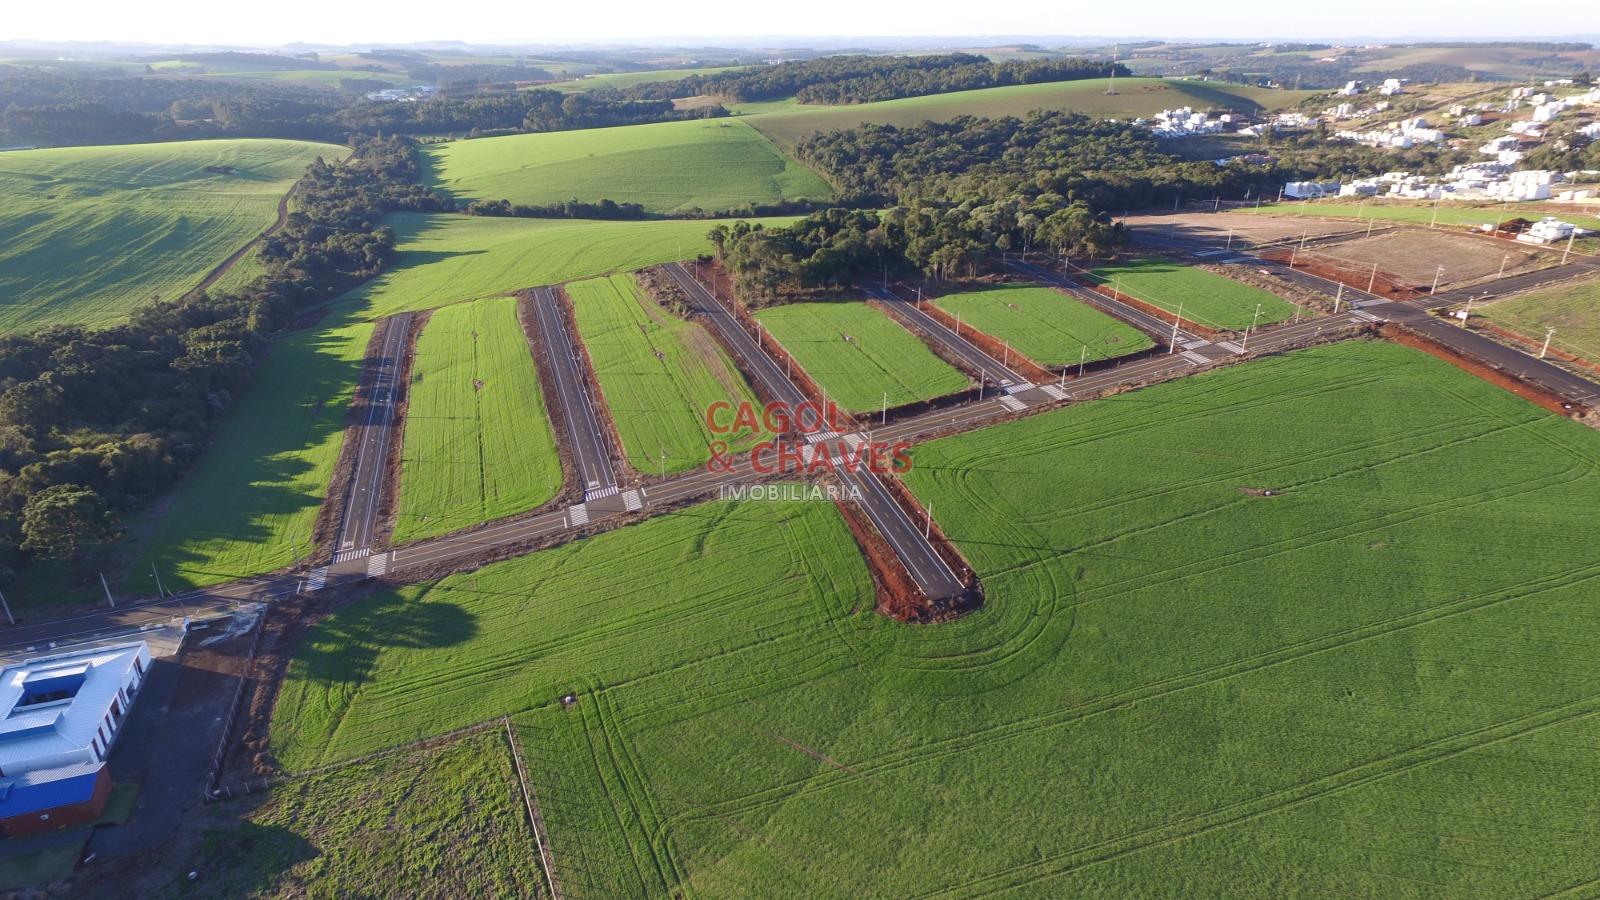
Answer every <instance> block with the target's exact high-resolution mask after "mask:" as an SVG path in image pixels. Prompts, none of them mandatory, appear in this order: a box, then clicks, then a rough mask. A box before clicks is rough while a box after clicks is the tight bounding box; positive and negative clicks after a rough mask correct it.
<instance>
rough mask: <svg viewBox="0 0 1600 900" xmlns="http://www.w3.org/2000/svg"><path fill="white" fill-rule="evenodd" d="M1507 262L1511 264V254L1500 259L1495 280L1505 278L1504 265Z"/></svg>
mask: <svg viewBox="0 0 1600 900" xmlns="http://www.w3.org/2000/svg"><path fill="white" fill-rule="evenodd" d="M1509 262H1511V254H1509V253H1507V254H1506V255H1505V256H1502V257H1500V274H1499V275H1497V276H1495V277H1496V278H1504V277H1506V263H1509Z"/></svg>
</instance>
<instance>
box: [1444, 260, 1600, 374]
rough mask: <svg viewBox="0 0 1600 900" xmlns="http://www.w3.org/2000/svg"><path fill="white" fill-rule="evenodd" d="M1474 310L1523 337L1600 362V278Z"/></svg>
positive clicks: (1534, 292) (1501, 301) (1536, 292)
mask: <svg viewBox="0 0 1600 900" xmlns="http://www.w3.org/2000/svg"><path fill="white" fill-rule="evenodd" d="M1473 312H1474V314H1476V315H1480V316H1482V317H1484V318H1485V319H1488V320H1489V321H1490V322H1493V323H1494V324H1496V325H1499V326H1501V327H1502V328H1509V329H1511V330H1512V331H1515V332H1517V333H1518V334H1521V335H1523V336H1524V337H1528V338H1531V339H1533V340H1536V341H1543V340H1544V338H1545V334H1546V333H1547V332H1549V330H1550V329H1552V328H1553V329H1555V333H1554V334H1552V335H1551V336H1550V346H1552V347H1555V348H1557V349H1560V350H1564V351H1566V352H1567V353H1571V354H1573V355H1575V356H1580V357H1582V358H1584V359H1586V360H1589V361H1590V362H1594V363H1600V281H1597V280H1595V279H1592V278H1591V279H1589V280H1587V281H1582V282H1577V283H1572V284H1565V285H1560V286H1557V287H1550V288H1544V289H1541V290H1537V291H1532V292H1530V293H1527V294H1522V295H1519V296H1516V297H1511V298H1509V299H1506V300H1497V301H1495V302H1494V303H1490V304H1487V305H1485V306H1479V307H1476V308H1475V309H1474V310H1473Z"/></svg>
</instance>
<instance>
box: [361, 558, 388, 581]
mask: <svg viewBox="0 0 1600 900" xmlns="http://www.w3.org/2000/svg"><path fill="white" fill-rule="evenodd" d="M391 555H392V554H390V553H379V554H378V555H377V556H374V557H371V558H369V559H368V560H367V577H368V578H377V577H379V576H380V575H387V574H388V573H389V557H390V556H391Z"/></svg>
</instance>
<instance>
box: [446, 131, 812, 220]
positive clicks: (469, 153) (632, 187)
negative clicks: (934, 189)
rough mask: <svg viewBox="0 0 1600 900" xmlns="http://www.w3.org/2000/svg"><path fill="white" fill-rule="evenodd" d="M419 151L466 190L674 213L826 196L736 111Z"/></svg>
mask: <svg viewBox="0 0 1600 900" xmlns="http://www.w3.org/2000/svg"><path fill="white" fill-rule="evenodd" d="M426 153H427V157H428V161H429V163H430V166H429V168H430V170H431V172H432V176H431V177H432V182H433V185H434V186H435V187H437V188H440V189H443V190H445V191H447V192H449V193H451V194H453V195H455V196H456V197H459V198H462V199H471V200H510V201H511V202H512V203H513V204H531V205H543V204H549V203H557V202H560V201H563V200H571V199H578V200H584V201H590V202H593V201H598V200H601V199H610V200H615V201H616V202H618V203H638V204H641V205H642V206H644V208H645V209H646V210H648V211H650V212H655V213H680V212H685V211H688V210H693V209H705V210H722V209H735V208H739V207H743V206H746V205H748V204H757V203H777V202H780V201H783V200H820V199H826V198H828V197H831V196H833V190H832V189H831V188H830V187H829V186H828V183H827V182H825V181H823V180H822V177H821V176H819V175H818V174H817V173H815V172H813V171H811V170H810V169H808V168H806V167H805V166H802V165H800V164H799V163H797V162H795V161H794V160H792V159H790V158H788V157H787V156H784V155H783V153H782V152H781V151H779V150H778V148H777V147H774V146H773V145H772V142H771V141H769V140H767V139H766V138H765V137H764V136H762V134H761V133H760V132H759V131H756V130H755V129H754V128H751V127H750V126H749V125H747V124H745V123H744V122H741V121H737V120H733V119H695V120H688V121H683V122H661V123H657V124H652V125H631V126H627V127H621V128H592V129H588V130H585V131H555V132H547V133H543V134H513V135H505V136H503V137H491V138H478V139H475V140H469V141H451V142H449V143H445V144H435V145H433V146H431V147H429V148H427V151H426Z"/></svg>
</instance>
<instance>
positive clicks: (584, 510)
mask: <svg viewBox="0 0 1600 900" xmlns="http://www.w3.org/2000/svg"><path fill="white" fill-rule="evenodd" d="M567 521H568V522H570V523H572V527H573V528H577V527H578V526H580V525H587V524H589V507H587V506H584V505H583V504H582V503H579V504H578V505H576V506H574V507H572V508H571V509H569V510H567Z"/></svg>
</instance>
